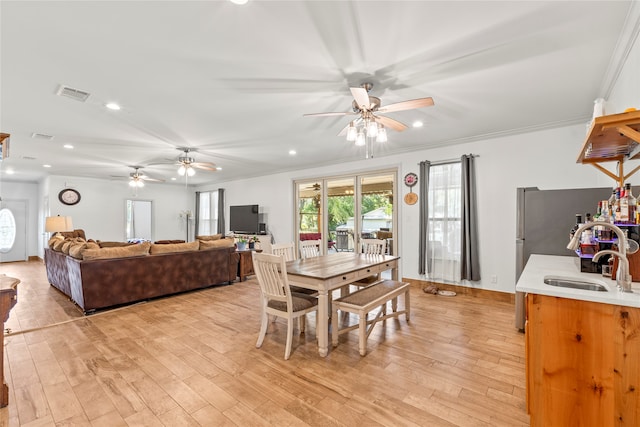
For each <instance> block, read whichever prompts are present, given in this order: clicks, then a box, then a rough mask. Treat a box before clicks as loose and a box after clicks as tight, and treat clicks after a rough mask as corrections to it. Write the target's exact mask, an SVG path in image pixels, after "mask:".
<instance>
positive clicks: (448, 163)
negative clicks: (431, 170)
mask: <svg viewBox="0 0 640 427" xmlns="http://www.w3.org/2000/svg"><path fill="white" fill-rule="evenodd" d="M469 155H470V156H471V157H473V158H476V157H480V155H479V154H469ZM460 157H462V156H460ZM460 157H458V158H457V159H446V160H438V161H437V162H429V163H430V165H431V166H441V165H450V164H453V163H458V162H460ZM419 164H420V163H418V165H419Z"/></svg>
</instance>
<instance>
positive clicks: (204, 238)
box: [196, 234, 222, 241]
mask: <svg viewBox="0 0 640 427" xmlns="http://www.w3.org/2000/svg"><path fill="white" fill-rule="evenodd" d="M220 239H222V234H212V235H210V236H196V240H205V241H210V240H220Z"/></svg>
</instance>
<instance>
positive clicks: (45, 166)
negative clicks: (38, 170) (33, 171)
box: [42, 165, 51, 168]
mask: <svg viewBox="0 0 640 427" xmlns="http://www.w3.org/2000/svg"><path fill="white" fill-rule="evenodd" d="M42 167H43V168H50V167H51V165H42Z"/></svg>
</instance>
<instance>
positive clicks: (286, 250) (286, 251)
mask: <svg viewBox="0 0 640 427" xmlns="http://www.w3.org/2000/svg"><path fill="white" fill-rule="evenodd" d="M271 253H272V254H273V255H277V256H281V257H283V258H284V260H285V261H293V260H295V259H297V257H296V246H295V244H294V243H293V242H289V243H274V244H272V245H271Z"/></svg>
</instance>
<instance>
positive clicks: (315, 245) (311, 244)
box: [300, 240, 321, 259]
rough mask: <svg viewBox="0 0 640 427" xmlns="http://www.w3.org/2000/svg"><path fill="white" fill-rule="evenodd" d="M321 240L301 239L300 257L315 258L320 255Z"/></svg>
mask: <svg viewBox="0 0 640 427" xmlns="http://www.w3.org/2000/svg"><path fill="white" fill-rule="evenodd" d="M320 242H321V241H320V240H302V241H300V258H302V259H305V258H313V257H317V256H320Z"/></svg>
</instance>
